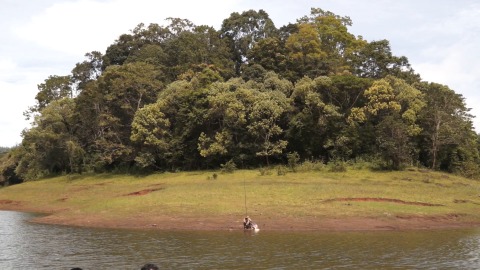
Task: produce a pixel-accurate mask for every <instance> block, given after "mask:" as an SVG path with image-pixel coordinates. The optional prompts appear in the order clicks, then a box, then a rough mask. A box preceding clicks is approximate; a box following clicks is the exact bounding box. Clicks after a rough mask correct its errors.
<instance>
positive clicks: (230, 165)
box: [220, 159, 237, 173]
mask: <svg viewBox="0 0 480 270" xmlns="http://www.w3.org/2000/svg"><path fill="white" fill-rule="evenodd" d="M220 167H222V169H221V171H222V173H233V172H235V170H236V169H237V164H235V162H233V160H232V159H230V160H229V161H228V162H227V163H225V164H220Z"/></svg>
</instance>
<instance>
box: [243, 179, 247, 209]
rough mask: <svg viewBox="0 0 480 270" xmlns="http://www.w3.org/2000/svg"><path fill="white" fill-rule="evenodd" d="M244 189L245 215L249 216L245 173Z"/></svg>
mask: <svg viewBox="0 0 480 270" xmlns="http://www.w3.org/2000/svg"><path fill="white" fill-rule="evenodd" d="M243 191H244V193H245V216H248V211H247V186H246V184H245V175H243Z"/></svg>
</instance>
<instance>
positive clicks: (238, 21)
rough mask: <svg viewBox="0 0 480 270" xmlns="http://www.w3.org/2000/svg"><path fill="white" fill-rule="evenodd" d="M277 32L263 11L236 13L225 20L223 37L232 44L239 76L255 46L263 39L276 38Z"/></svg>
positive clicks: (231, 47)
mask: <svg viewBox="0 0 480 270" xmlns="http://www.w3.org/2000/svg"><path fill="white" fill-rule="evenodd" d="M276 31H277V29H276V28H275V25H274V23H273V21H272V20H271V19H270V17H269V15H268V14H267V13H266V12H265V11H263V10H259V11H258V12H257V11H255V10H248V11H244V12H242V14H240V13H238V12H234V13H232V14H230V17H228V18H227V19H225V20H223V23H222V28H221V30H220V32H221V36H222V37H224V38H227V39H228V41H229V43H230V50H231V52H232V53H233V57H232V60H233V61H234V62H235V72H236V74H237V75H240V71H241V66H242V64H243V63H247V62H248V58H247V55H248V52H249V51H250V50H251V49H252V48H253V46H254V45H255V44H256V43H257V42H258V41H260V40H262V39H265V38H268V37H274V36H275V35H276Z"/></svg>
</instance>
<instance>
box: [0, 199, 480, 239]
mask: <svg viewBox="0 0 480 270" xmlns="http://www.w3.org/2000/svg"><path fill="white" fill-rule="evenodd" d="M0 210H3V211H18V212H25V213H37V214H40V215H41V216H39V217H34V218H33V219H30V220H29V222H32V223H39V224H51V225H63V226H72V227H86V228H105V229H132V230H137V229H141V230H164V231H169V230H171V231H173V230H175V231H234V230H243V223H242V221H243V216H233V215H223V216H216V217H198V216H190V215H181V216H180V215H178V216H167V215H156V216H144V215H136V216H127V217H124V218H122V219H109V218H107V217H105V216H102V215H72V213H70V212H69V211H68V210H66V209H64V210H42V209H35V208H34V207H23V206H21V204H20V203H17V204H16V203H9V204H4V203H0ZM251 217H252V219H253V220H254V221H255V222H256V223H257V224H258V225H259V227H260V230H261V231H290V232H296V231H297V232H301V231H319V232H360V231H365V232H367V231H409V230H442V229H467V228H480V222H478V221H469V220H468V219H467V217H465V216H461V215H443V216H442V215H438V216H394V217H373V216H372V217H283V216H269V217H266V216H251Z"/></svg>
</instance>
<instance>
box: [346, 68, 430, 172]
mask: <svg viewBox="0 0 480 270" xmlns="http://www.w3.org/2000/svg"><path fill="white" fill-rule="evenodd" d="M364 95H365V97H366V98H367V100H368V102H367V104H366V105H365V106H364V107H361V108H353V109H352V110H351V114H350V116H349V120H351V121H352V120H353V121H358V122H360V123H365V122H367V121H368V122H369V123H370V124H371V127H372V128H374V129H375V138H376V141H375V142H369V143H375V144H376V145H377V147H378V149H379V150H380V154H381V156H382V157H383V159H384V160H385V161H386V162H387V163H389V166H390V167H392V168H394V169H399V168H401V167H402V166H404V165H406V164H408V162H410V161H412V159H413V158H414V154H415V153H414V149H413V139H414V136H417V135H419V134H420V132H421V131H422V129H421V127H420V126H419V123H418V115H419V113H420V111H421V110H422V108H423V107H424V106H425V102H424V97H423V94H422V93H421V92H420V91H419V90H418V89H416V88H414V87H412V86H411V85H409V84H408V83H406V82H405V81H404V80H401V79H398V78H395V77H392V76H387V77H386V78H384V79H380V80H377V81H375V82H374V83H373V84H372V86H371V87H370V88H368V89H367V90H366V91H365V93H364Z"/></svg>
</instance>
